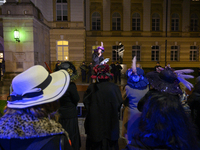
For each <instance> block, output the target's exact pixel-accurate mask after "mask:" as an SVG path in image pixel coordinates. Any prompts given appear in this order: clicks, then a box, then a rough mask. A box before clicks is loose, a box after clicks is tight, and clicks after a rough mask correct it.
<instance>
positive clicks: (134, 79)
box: [122, 57, 149, 141]
mask: <svg viewBox="0 0 200 150" xmlns="http://www.w3.org/2000/svg"><path fill="white" fill-rule="evenodd" d="M126 75H127V78H128V80H127V84H126V86H125V91H126V96H125V97H126V98H125V99H124V106H125V108H124V116H123V125H122V136H123V137H126V138H127V139H128V140H129V141H130V140H131V131H132V124H133V122H134V121H135V120H136V119H137V118H138V117H140V115H141V113H140V112H139V111H138V109H137V104H138V101H139V100H140V99H141V98H142V97H143V96H144V95H145V94H146V93H147V92H148V90H149V87H148V84H149V82H148V80H147V78H146V77H145V76H144V71H143V70H142V69H140V68H139V67H136V57H134V58H133V63H132V68H131V69H128V70H127V72H126Z"/></svg>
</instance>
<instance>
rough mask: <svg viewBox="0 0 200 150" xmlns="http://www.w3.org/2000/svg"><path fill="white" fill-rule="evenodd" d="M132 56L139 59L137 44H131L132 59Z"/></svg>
mask: <svg viewBox="0 0 200 150" xmlns="http://www.w3.org/2000/svg"><path fill="white" fill-rule="evenodd" d="M134 56H136V58H137V61H140V46H138V45H135V46H132V59H133V57H134Z"/></svg>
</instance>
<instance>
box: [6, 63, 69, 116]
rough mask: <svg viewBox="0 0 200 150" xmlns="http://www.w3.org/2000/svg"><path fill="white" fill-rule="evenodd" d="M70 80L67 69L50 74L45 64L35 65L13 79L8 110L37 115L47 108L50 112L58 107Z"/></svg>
mask: <svg viewBox="0 0 200 150" xmlns="http://www.w3.org/2000/svg"><path fill="white" fill-rule="evenodd" d="M69 81H70V76H69V74H68V72H67V71H65V70H60V71H57V72H54V73H52V74H49V73H48V72H47V70H46V69H45V68H44V67H43V66H40V65H36V66H33V67H31V68H29V69H28V70H26V71H24V72H22V73H21V74H19V75H17V76H16V77H15V78H14V79H13V80H12V88H13V92H12V93H11V94H10V100H9V101H8V104H7V110H16V109H17V110H24V111H27V112H34V113H33V114H35V115H36V114H41V113H44V109H45V113H46V114H48V113H50V112H51V110H52V111H54V110H55V109H56V108H57V107H56V106H57V105H55V104H56V103H57V100H58V99H59V98H61V97H62V95H63V94H64V93H65V92H66V90H67V88H68V86H69ZM55 85H56V86H55ZM52 103H54V105H51V104H52ZM46 105H48V107H46ZM55 107H56V108H55ZM34 110H35V111H34ZM36 116H37V115H36Z"/></svg>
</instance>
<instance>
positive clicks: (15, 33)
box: [14, 29, 20, 42]
mask: <svg viewBox="0 0 200 150" xmlns="http://www.w3.org/2000/svg"><path fill="white" fill-rule="evenodd" d="M14 39H15V40H16V41H18V42H20V40H19V31H18V30H17V29H16V30H15V31H14Z"/></svg>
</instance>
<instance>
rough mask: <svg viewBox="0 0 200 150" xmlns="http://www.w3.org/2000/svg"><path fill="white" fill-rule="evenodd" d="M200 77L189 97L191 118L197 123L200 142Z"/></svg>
mask: <svg viewBox="0 0 200 150" xmlns="http://www.w3.org/2000/svg"><path fill="white" fill-rule="evenodd" d="M199 98H200V77H197V78H196V84H195V86H194V90H193V92H192V93H191V94H190V96H189V97H188V101H187V102H188V105H189V106H190V109H191V117H192V120H193V122H194V123H195V125H196V127H197V136H198V138H199V140H200V120H199V117H200V109H199V106H200V99H199Z"/></svg>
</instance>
